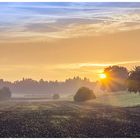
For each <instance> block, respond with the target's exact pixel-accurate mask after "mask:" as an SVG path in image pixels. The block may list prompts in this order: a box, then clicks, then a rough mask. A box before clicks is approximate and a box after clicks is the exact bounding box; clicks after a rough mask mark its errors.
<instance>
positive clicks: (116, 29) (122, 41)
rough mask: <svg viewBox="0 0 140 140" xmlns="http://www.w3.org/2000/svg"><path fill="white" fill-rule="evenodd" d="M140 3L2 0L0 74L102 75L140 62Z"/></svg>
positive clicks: (35, 76) (56, 77)
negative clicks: (109, 70) (6, 0)
mask: <svg viewBox="0 0 140 140" xmlns="http://www.w3.org/2000/svg"><path fill="white" fill-rule="evenodd" d="M139 44H140V3H135V2H130V3H126V2H125V3H121V2H118V3H108V2H102V3H101V2H99V3H98V2H44V3H41V2H36V3H35V2H30V3H25V2H18V3H17V2H10V3H8V2H7V3H6V2H0V78H3V79H5V80H11V81H14V80H18V79H22V78H23V77H24V78H33V79H35V80H39V79H41V78H43V79H45V80H59V81H63V80H65V79H66V78H69V77H74V76H80V77H82V78H83V77H87V78H90V79H91V80H92V81H96V80H98V78H99V73H101V72H102V71H103V69H104V68H105V67H107V66H110V65H121V66H125V67H127V68H128V69H132V68H133V67H134V66H135V65H140V55H139V52H140V46H139Z"/></svg>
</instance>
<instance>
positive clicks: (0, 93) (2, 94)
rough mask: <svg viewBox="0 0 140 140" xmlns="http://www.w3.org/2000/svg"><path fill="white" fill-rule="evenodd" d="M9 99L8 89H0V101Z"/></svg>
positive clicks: (9, 92)
mask: <svg viewBox="0 0 140 140" xmlns="http://www.w3.org/2000/svg"><path fill="white" fill-rule="evenodd" d="M10 98H11V91H10V89H9V88H8V87H3V88H2V89H0V100H3V99H10Z"/></svg>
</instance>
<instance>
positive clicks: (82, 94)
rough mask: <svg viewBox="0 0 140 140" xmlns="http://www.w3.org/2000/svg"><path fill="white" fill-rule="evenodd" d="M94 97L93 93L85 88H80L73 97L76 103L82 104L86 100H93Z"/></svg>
mask: <svg viewBox="0 0 140 140" xmlns="http://www.w3.org/2000/svg"><path fill="white" fill-rule="evenodd" d="M95 98H96V96H95V94H94V93H93V91H92V90H91V89H89V88H87V87H81V88H80V89H78V91H77V92H76V94H75V96H74V101H76V102H84V101H87V100H91V99H95Z"/></svg>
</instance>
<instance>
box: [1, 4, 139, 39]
mask: <svg viewBox="0 0 140 140" xmlns="http://www.w3.org/2000/svg"><path fill="white" fill-rule="evenodd" d="M0 11H1V12H0V31H1V33H0V36H1V41H5V39H7V40H12V41H14V40H21V41H22V40H23V41H27V40H36V39H38V40H51V41H52V40H55V39H63V38H77V37H80V36H97V35H102V34H108V33H109V34H110V33H116V32H120V31H128V30H135V29H140V5H139V4H137V3H132V4H131V3H126V4H123V3H116V4H113V3H29V4H28V3H8V4H7V6H6V3H4V4H2V8H1V10H0Z"/></svg>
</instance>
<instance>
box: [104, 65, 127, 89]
mask: <svg viewBox="0 0 140 140" xmlns="http://www.w3.org/2000/svg"><path fill="white" fill-rule="evenodd" d="M104 73H105V74H106V76H107V78H104V79H102V80H101V88H102V89H103V90H107V91H120V90H126V88H127V86H126V80H127V78H128V76H129V73H128V70H127V69H126V68H125V67H121V66H109V67H107V68H105V69H104Z"/></svg>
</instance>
